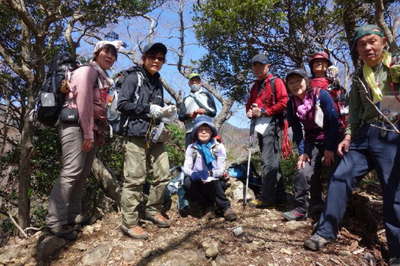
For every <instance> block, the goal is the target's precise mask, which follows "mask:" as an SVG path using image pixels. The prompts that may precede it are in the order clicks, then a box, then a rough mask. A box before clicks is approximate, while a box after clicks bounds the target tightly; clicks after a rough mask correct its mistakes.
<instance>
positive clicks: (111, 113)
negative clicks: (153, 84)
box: [107, 67, 144, 137]
mask: <svg viewBox="0 0 400 266" xmlns="http://www.w3.org/2000/svg"><path fill="white" fill-rule="evenodd" d="M135 71H136V67H131V68H128V69H126V70H123V71H121V72H119V73H118V74H117V75H116V77H115V82H114V86H113V87H112V88H111V89H110V92H109V95H111V96H112V100H111V102H110V103H108V104H107V120H108V124H109V126H110V136H111V137H113V135H114V133H115V134H117V135H122V136H123V135H125V130H124V129H126V128H127V124H128V122H129V117H123V118H121V112H120V111H118V98H119V97H118V95H119V91H120V89H121V86H122V84H123V83H124V81H125V79H126V77H127V76H128V75H129V74H130V73H132V72H135ZM137 76H138V85H137V86H138V87H141V86H142V85H143V79H144V77H143V75H142V74H141V73H137Z"/></svg>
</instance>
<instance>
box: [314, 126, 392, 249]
mask: <svg viewBox="0 0 400 266" xmlns="http://www.w3.org/2000/svg"><path fill="white" fill-rule="evenodd" d="M360 132H361V133H360V136H359V137H358V138H356V139H354V140H353V141H352V143H351V145H350V150H349V152H348V153H346V155H345V156H344V157H343V159H342V160H341V162H340V164H339V166H338V168H337V169H336V171H335V173H334V174H333V176H332V178H331V181H330V184H329V189H328V197H327V200H326V206H325V210H324V212H323V213H322V214H321V218H320V220H319V225H318V229H317V231H316V233H317V234H318V235H320V236H322V237H324V238H329V239H335V238H336V236H337V233H338V230H339V223H340V221H341V220H342V218H343V215H344V213H345V211H346V203H347V198H348V196H349V195H350V194H351V192H352V190H353V188H354V187H355V186H356V184H357V183H358V181H359V179H360V177H362V176H363V175H365V174H366V173H367V172H368V171H370V170H372V169H375V170H376V172H377V174H378V178H379V181H380V183H381V185H382V188H383V216H384V217H383V219H384V225H385V229H386V237H387V240H388V246H389V256H390V257H400V185H399V183H400V135H399V134H396V133H394V132H388V131H382V130H380V129H378V128H376V127H372V126H369V125H366V126H364V127H362V128H361V129H360ZM382 132H383V133H382ZM366 222H368V221H366Z"/></svg>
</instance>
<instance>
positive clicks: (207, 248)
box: [201, 239, 219, 258]
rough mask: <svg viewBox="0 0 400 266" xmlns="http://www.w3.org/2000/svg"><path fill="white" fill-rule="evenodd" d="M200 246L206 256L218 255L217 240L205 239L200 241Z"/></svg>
mask: <svg viewBox="0 0 400 266" xmlns="http://www.w3.org/2000/svg"><path fill="white" fill-rule="evenodd" d="M201 246H202V247H203V249H204V252H205V253H206V257H207V258H215V257H217V256H218V253H219V250H218V242H216V241H214V240H210V239H207V240H205V241H203V242H202V243H201Z"/></svg>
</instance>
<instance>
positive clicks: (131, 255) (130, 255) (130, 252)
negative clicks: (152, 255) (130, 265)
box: [122, 248, 137, 262]
mask: <svg viewBox="0 0 400 266" xmlns="http://www.w3.org/2000/svg"><path fill="white" fill-rule="evenodd" d="M136 257H137V254H136V253H135V250H134V249H131V248H129V249H125V250H124V251H123V252H122V258H123V259H124V261H125V262H130V261H133V260H134V259H135V258H136Z"/></svg>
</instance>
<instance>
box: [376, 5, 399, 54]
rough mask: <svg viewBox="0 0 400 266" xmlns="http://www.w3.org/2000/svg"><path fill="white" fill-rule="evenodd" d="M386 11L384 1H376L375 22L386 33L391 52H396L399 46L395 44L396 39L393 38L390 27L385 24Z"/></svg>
mask: <svg viewBox="0 0 400 266" xmlns="http://www.w3.org/2000/svg"><path fill="white" fill-rule="evenodd" d="M384 10H385V5H384V3H383V0H375V20H376V23H377V24H378V26H379V27H380V28H381V29H383V32H384V33H385V36H386V38H387V39H388V42H389V46H390V50H391V51H394V50H396V49H397V44H396V42H395V39H394V37H393V33H392V32H391V31H390V28H389V26H388V25H387V24H386V22H385V17H384Z"/></svg>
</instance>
